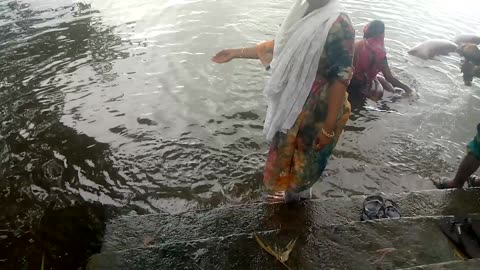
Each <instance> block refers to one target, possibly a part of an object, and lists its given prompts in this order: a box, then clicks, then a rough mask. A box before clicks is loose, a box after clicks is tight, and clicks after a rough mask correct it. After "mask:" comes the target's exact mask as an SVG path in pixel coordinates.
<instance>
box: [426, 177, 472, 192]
mask: <svg viewBox="0 0 480 270" xmlns="http://www.w3.org/2000/svg"><path fill="white" fill-rule="evenodd" d="M432 182H433V185H434V186H435V187H436V188H438V189H450V188H451V187H450V185H449V182H450V179H448V178H441V179H439V180H432ZM467 185H468V187H469V188H477V187H480V177H479V176H476V175H470V177H468V180H467Z"/></svg>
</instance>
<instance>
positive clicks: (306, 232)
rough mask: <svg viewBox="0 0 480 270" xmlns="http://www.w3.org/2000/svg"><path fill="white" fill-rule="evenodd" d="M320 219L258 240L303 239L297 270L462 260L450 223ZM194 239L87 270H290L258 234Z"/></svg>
mask: <svg viewBox="0 0 480 270" xmlns="http://www.w3.org/2000/svg"><path fill="white" fill-rule="evenodd" d="M315 215H317V213H315V212H306V213H305V218H303V217H297V219H301V221H302V222H296V224H297V225H296V226H292V227H283V228H281V229H280V228H278V230H273V231H265V230H261V231H259V232H258V234H259V235H260V237H261V238H262V239H264V241H265V242H266V243H267V244H270V245H271V246H272V247H273V246H279V247H284V246H286V245H287V243H288V242H290V241H291V240H292V239H294V238H297V237H298V240H297V244H296V246H295V248H294V249H293V251H292V253H291V255H290V259H289V260H288V262H287V264H288V265H289V266H290V267H291V268H292V269H360V270H362V269H368V270H371V269H398V268H408V267H414V266H418V265H429V264H435V263H442V262H451V261H455V260H458V258H457V257H456V256H455V253H454V252H453V250H452V248H451V246H450V243H449V241H448V240H447V238H446V237H445V236H444V235H443V234H442V232H441V231H440V229H439V227H438V225H439V223H440V222H442V221H443V220H445V219H446V218H448V217H440V216H437V217H408V218H402V219H401V220H377V221H373V222H372V221H369V222H352V223H348V224H340V225H318V224H317V222H316V221H315V218H308V217H307V216H315ZM473 218H480V215H473ZM225 222H226V221H225ZM226 223H227V224H229V223H228V222H226ZM216 228H217V229H218V227H216ZM192 239H195V238H190V240H189V241H182V242H170V243H166V244H159V245H155V246H150V247H137V248H132V249H128V250H123V251H110V252H104V253H102V254H98V255H95V256H93V257H92V258H91V259H90V262H89V265H88V267H87V269H90V270H95V269H102V270H108V269H196V270H198V269H259V270H263V269H265V270H267V269H286V268H284V267H283V266H282V265H281V264H279V263H278V262H277V261H276V260H275V259H274V258H273V257H272V256H270V255H268V254H267V253H266V252H265V251H264V250H262V249H261V248H260V246H259V245H258V244H257V243H256V241H255V238H254V234H253V233H237V232H236V231H231V232H230V234H229V235H226V236H223V237H219V236H218V235H216V234H215V233H213V234H211V235H209V237H205V238H202V239H198V240H192ZM382 252H383V253H382ZM382 254H385V255H384V256H383V255H382Z"/></svg>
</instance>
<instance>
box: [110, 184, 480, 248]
mask: <svg viewBox="0 0 480 270" xmlns="http://www.w3.org/2000/svg"><path fill="white" fill-rule="evenodd" d="M364 198H365V196H355V197H352V198H351V199H328V200H318V201H311V202H305V203H302V204H300V205H292V206H286V205H268V204H252V205H243V206H236V207H235V206H232V207H222V208H215V209H211V210H201V211H191V212H186V213H182V214H178V215H169V214H158V215H142V216H134V217H130V216H126V217H122V218H119V219H116V220H113V221H111V222H110V223H109V225H108V226H107V231H106V235H105V242H104V245H103V249H102V251H104V252H106V251H118V250H124V249H129V248H136V247H141V246H142V245H143V244H144V240H145V238H146V237H147V238H153V242H154V243H155V244H165V243H172V242H182V241H189V240H192V239H207V238H211V237H222V236H228V235H232V234H241V233H253V232H257V231H270V230H280V229H282V230H285V229H295V228H299V227H303V226H304V224H307V223H309V224H313V226H315V227H321V226H327V225H333V224H345V223H349V222H354V221H358V220H359V218H360V209H361V206H362V202H363V200H364ZM385 198H390V199H392V200H394V201H395V202H397V203H398V205H399V207H400V208H401V211H402V215H403V216H404V217H415V216H442V215H454V214H455V215H463V214H468V213H480V201H479V200H478V198H480V190H475V189H473V190H455V191H438V190H432V191H424V192H413V193H404V194H395V195H386V196H385Z"/></svg>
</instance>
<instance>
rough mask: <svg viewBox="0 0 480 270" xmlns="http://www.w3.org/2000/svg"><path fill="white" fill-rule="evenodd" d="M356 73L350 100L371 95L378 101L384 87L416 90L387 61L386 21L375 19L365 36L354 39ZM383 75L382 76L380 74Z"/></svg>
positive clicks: (387, 88)
mask: <svg viewBox="0 0 480 270" xmlns="http://www.w3.org/2000/svg"><path fill="white" fill-rule="evenodd" d="M353 64H354V67H355V73H354V75H353V79H352V82H351V84H350V86H349V87H348V93H349V94H350V99H352V98H359V97H360V98H362V97H363V98H370V99H372V100H374V101H377V100H379V99H381V98H382V97H383V92H384V90H387V91H389V92H394V91H395V90H394V87H398V88H401V89H403V90H404V91H405V92H406V93H407V94H411V93H412V92H413V91H412V89H410V87H408V86H407V85H405V84H404V83H402V82H401V81H399V80H398V79H397V78H395V76H393V74H392V72H391V70H390V67H389V65H388V61H387V51H386V49H385V24H384V23H383V22H382V21H378V20H375V21H372V22H370V23H369V24H367V25H366V26H365V28H364V30H363V39H361V40H358V41H356V42H355V56H354V57H353ZM380 72H381V73H382V74H383V77H382V76H379V75H378V74H379V73H380Z"/></svg>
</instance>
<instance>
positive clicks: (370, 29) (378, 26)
mask: <svg viewBox="0 0 480 270" xmlns="http://www.w3.org/2000/svg"><path fill="white" fill-rule="evenodd" d="M383 34H385V24H384V23H383V22H382V21H380V20H374V21H371V22H370V23H369V24H367V25H366V26H365V28H364V29H363V38H366V39H369V38H374V37H378V36H380V35H383Z"/></svg>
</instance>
